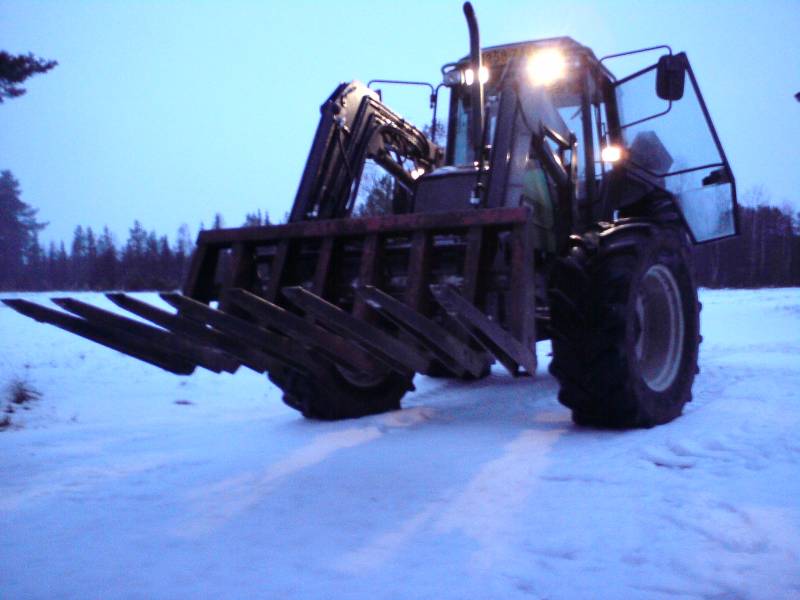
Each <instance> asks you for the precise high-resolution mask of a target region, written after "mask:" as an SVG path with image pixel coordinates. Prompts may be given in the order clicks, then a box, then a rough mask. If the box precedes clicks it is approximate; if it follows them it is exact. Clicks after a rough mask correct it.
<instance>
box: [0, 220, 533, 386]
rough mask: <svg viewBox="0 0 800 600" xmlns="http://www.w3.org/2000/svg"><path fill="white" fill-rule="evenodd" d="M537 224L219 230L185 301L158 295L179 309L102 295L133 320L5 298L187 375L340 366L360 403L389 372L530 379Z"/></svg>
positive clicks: (338, 223) (203, 245)
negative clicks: (493, 371) (491, 372)
mask: <svg viewBox="0 0 800 600" xmlns="http://www.w3.org/2000/svg"><path fill="white" fill-rule="evenodd" d="M529 226H530V214H529V211H528V210H527V209H524V208H512V209H508V208H503V209H485V210H481V211H474V210H467V211H451V212H446V213H425V214H407V215H393V216H385V217H371V218H360V219H337V220H321V221H303V222H295V223H289V224H286V225H277V226H267V227H253V228H238V229H225V230H210V231H204V232H202V233H201V234H200V236H199V238H198V246H197V250H196V251H195V255H194V257H193V261H192V266H191V270H190V276H189V279H188V281H187V284H186V286H185V289H184V290H183V293H182V294H179V293H162V294H160V296H161V298H162V300H163V301H164V302H165V303H166V304H168V305H169V306H171V307H172V308H173V309H174V312H172V311H169V310H165V309H163V308H159V307H156V306H153V305H151V304H148V303H146V302H143V301H142V300H139V299H137V298H135V297H133V296H130V295H128V294H124V293H109V294H106V296H107V297H108V299H109V300H110V301H111V302H113V303H114V304H115V305H116V306H117V307H119V308H121V309H123V310H124V311H127V313H129V314H130V315H131V316H124V315H123V314H120V313H117V312H112V311H109V310H105V309H102V308H97V307H95V306H92V305H90V304H86V303H85V302H82V301H80V300H76V299H73V298H54V299H53V302H54V303H55V304H56V305H57V306H58V307H59V308H61V309H63V310H57V309H54V308H49V307H46V306H42V305H38V304H35V303H33V302H30V301H28V300H22V299H15V300H3V302H4V303H5V304H7V305H8V306H9V307H11V308H13V309H14V310H16V311H17V312H19V313H22V314H23V315H26V316H28V317H31V318H33V319H35V320H37V321H41V322H45V323H50V324H52V325H55V326H56V327H59V328H61V329H65V330H67V331H69V332H72V333H75V334H77V335H80V336H82V337H85V338H87V339H90V340H92V341H94V342H97V343H99V344H102V345H104V346H107V347H109V348H113V349H114V350H118V351H119V352H122V353H124V354H128V355H129V356H133V357H135V358H138V359H140V360H143V361H145V362H148V363H150V364H152V365H155V366H157V367H160V368H162V369H165V370H167V371H169V372H171V373H176V374H180V375H188V374H190V373H192V372H193V371H194V369H195V368H196V367H203V368H205V369H209V370H211V371H214V372H217V373H221V372H227V373H233V372H235V371H236V370H237V369H238V368H239V367H240V366H245V367H248V368H250V369H253V370H254V371H257V372H259V373H264V372H269V373H270V374H271V375H273V372H275V373H284V374H285V373H287V372H291V373H294V374H295V376H299V377H303V378H309V379H310V380H312V381H313V380H316V379H317V378H320V377H324V374H323V373H322V372H323V371H326V372H330V369H331V367H333V369H335V370H336V371H337V372H339V373H342V374H344V376H345V377H346V378H347V380H348V381H350V382H354V383H353V384H352V386H351V387H352V389H353V390H355V391H353V393H354V394H355V393H358V392H359V390H360V387H359V386H362V384H361V383H360V382H362V381H371V380H375V378H378V379H380V378H381V377H384V376H385V375H386V374H387V373H394V374H395V376H397V377H399V378H402V379H405V380H406V381H407V382H408V385H407V386H406V389H409V388H413V386H412V385H411V383H410V382H411V379H412V377H413V375H414V374H415V373H423V374H430V375H442V374H445V375H448V376H452V377H462V378H479V377H481V376H483V375H484V374H485V373H487V372H488V369H489V365H490V364H491V363H492V362H493V360H494V358H497V359H498V360H499V362H500V363H501V364H502V365H503V366H504V367H506V369H508V371H509V372H511V373H512V374H513V375H519V374H521V373H522V371H523V370H524V371H525V372H526V373H528V374H532V373H533V372H534V371H535V370H536V356H535V352H534V343H535V325H534V299H533V273H532V269H533V266H532V262H531V260H530V258H529V257H530V248H529V246H528V243H529V240H530V232H529ZM136 317H138V318H136ZM281 377H282V376H278V377H277V378H275V377H273V380H276V381H282V379H281ZM363 385H366V386H368V384H363ZM345 389H350V388H345ZM287 393H288V392H287ZM320 394H322V395H324V391H320Z"/></svg>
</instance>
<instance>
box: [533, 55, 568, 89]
mask: <svg viewBox="0 0 800 600" xmlns="http://www.w3.org/2000/svg"><path fill="white" fill-rule="evenodd" d="M566 74H567V61H566V59H565V58H564V54H563V53H562V52H561V51H560V50H557V49H555V48H546V49H544V50H539V51H537V52H534V53H533V54H531V56H530V58H529V59H528V76H529V77H530V78H531V81H532V82H533V83H534V84H535V85H550V84H552V83H553V82H555V81H558V80H559V79H563V78H564V76H565V75H566Z"/></svg>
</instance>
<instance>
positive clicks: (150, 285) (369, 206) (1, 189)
mask: <svg viewBox="0 0 800 600" xmlns="http://www.w3.org/2000/svg"><path fill="white" fill-rule="evenodd" d="M387 185H388V184H387V182H386V181H381V180H380V179H379V180H377V181H374V182H372V185H371V188H370V190H369V193H368V194H366V201H365V202H364V205H363V206H360V207H359V208H358V213H359V214H382V213H383V212H385V211H386V210H387V209H388V207H389V206H390V197H391V196H390V194H389V192H388V187H387ZM20 196H21V194H20V189H19V183H18V182H17V180H16V179H14V177H13V176H12V174H11V172H10V171H3V172H1V173H0V290H169V289H178V288H180V286H181V283H182V282H183V280H184V278H185V275H186V272H187V270H188V268H189V262H190V259H191V255H192V252H193V251H194V240H193V239H192V237H191V235H190V232H189V228H188V227H187V226H186V225H182V226H181V227H180V228H179V229H178V232H177V235H176V236H175V239H174V241H173V242H172V243H170V240H169V239H168V237H167V236H166V235H159V234H157V233H156V232H155V231H147V230H146V229H145V228H144V227H143V226H142V224H141V223H140V222H139V221H135V222H134V224H133V226H132V227H131V228H130V230H129V232H128V238H127V240H125V242H124V243H122V244H118V243H117V241H116V240H115V238H114V236H113V235H112V234H111V232H110V231H109V229H108V228H107V227H104V228H103V230H102V232H99V233H98V232H95V231H93V230H92V228H91V227H85V228H84V227H81V226H78V227H76V228H75V231H74V234H73V237H72V242H71V244H70V245H69V247H67V246H66V245H65V244H64V243H63V242H61V243H60V244H55V243H52V242H51V243H50V244H49V245H48V247H47V248H46V249H45V248H43V247H42V246H41V244H40V243H39V232H40V231H41V230H42V229H43V228H44V227H45V225H46V224H44V223H39V222H37V221H36V210H35V209H33V208H31V207H30V206H28V205H27V204H25V203H24V202H22V200H21V198H20ZM746 201H747V203H748V205H749V206H746V207H741V208H740V210H739V224H740V231H741V235H740V236H738V237H736V238H732V239H730V240H726V241H723V242H717V243H711V244H705V245H700V246H696V247H695V248H694V257H695V271H696V273H697V281H698V284H699V285H701V286H705V287H766V286H800V213H798V214H796V215H792V214H791V213H790V212H788V209H784V210H782V209H780V208H776V207H774V206H769V205H767V204H766V203H764V204H763V205H758V206H755V207H752V205H754V204H759V203H760V202H765V201H766V198H765V196H764V194H763V192H762V191H760V190H753V191H751V192H750V193H749V194H748V195H747V196H746ZM269 223H270V220H269V216H268V215H267V214H266V213H264V214H262V213H261V211H258V212H256V213H252V214H249V215H247V217H246V219H245V222H244V223H243V224H242V225H245V226H255V225H266V224H269ZM222 226H223V222H222V217H221V216H220V215H219V214H218V215H217V216H216V217H215V218H214V221H213V224H212V228H214V229H216V228H220V227H222ZM200 229H203V226H202V224H201V225H200Z"/></svg>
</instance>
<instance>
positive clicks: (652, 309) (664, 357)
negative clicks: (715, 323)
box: [634, 264, 684, 392]
mask: <svg viewBox="0 0 800 600" xmlns="http://www.w3.org/2000/svg"><path fill="white" fill-rule="evenodd" d="M634 313H635V321H634V335H635V336H636V343H635V346H634V352H635V355H636V360H637V362H638V363H639V370H640V372H641V374H642V379H644V382H645V383H646V384H647V386H648V387H649V388H650V389H651V390H653V391H655V392H663V391H664V390H666V389H667V388H669V387H670V386H671V385H672V383H673V382H674V381H675V377H676V376H677V375H678V371H679V369H680V365H681V359H682V358H683V346H684V344H683V340H684V315H683V308H682V302H681V293H680V289H679V287H678V282H677V281H675V276H674V275H673V274H672V271H670V270H669V268H668V267H667V266H665V265H662V264H656V265H653V266H651V267H650V268H649V269H648V270H647V271H646V272H645V274H644V277H643V278H642V282H641V285H640V287H639V292H638V294H637V296H636V300H635V304H634Z"/></svg>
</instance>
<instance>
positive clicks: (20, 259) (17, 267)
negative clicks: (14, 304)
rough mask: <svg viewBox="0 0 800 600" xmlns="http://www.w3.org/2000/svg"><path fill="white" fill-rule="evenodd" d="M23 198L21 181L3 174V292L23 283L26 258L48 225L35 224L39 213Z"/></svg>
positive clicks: (0, 235)
mask: <svg viewBox="0 0 800 600" xmlns="http://www.w3.org/2000/svg"><path fill="white" fill-rule="evenodd" d="M20 196H21V191H20V188H19V182H18V181H17V180H16V179H15V178H14V176H13V175H12V174H11V171H2V172H0V289H10V288H13V287H15V286H18V285H20V284H21V283H22V280H23V279H24V274H23V268H24V261H25V256H26V255H27V254H28V252H29V251H30V247H31V244H32V243H33V242H34V240H35V236H36V233H37V232H39V231H41V230H42V229H44V227H45V226H46V225H47V224H46V223H39V222H37V221H36V213H37V211H36V210H35V209H33V208H31V207H30V206H28V205H27V204H25V203H24V202H23V201H22V200H21V199H20Z"/></svg>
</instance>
